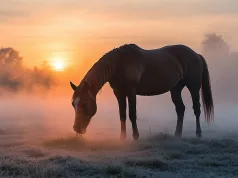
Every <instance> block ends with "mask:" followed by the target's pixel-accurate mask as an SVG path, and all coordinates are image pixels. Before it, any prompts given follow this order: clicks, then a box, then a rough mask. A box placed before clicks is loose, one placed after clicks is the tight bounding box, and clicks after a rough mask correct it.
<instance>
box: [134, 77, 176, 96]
mask: <svg viewBox="0 0 238 178" xmlns="http://www.w3.org/2000/svg"><path fill="white" fill-rule="evenodd" d="M149 76H150V77H147V75H144V76H142V78H141V80H140V83H139V84H138V86H137V94H138V95H144V96H152V95H160V94H163V93H166V92H168V91H170V90H171V89H172V88H173V87H175V86H176V85H177V84H178V82H179V81H180V79H179V77H178V76H177V75H176V74H169V75H166V74H160V75H149Z"/></svg>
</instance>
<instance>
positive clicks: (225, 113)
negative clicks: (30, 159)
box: [0, 33, 238, 139]
mask: <svg viewBox="0 0 238 178" xmlns="http://www.w3.org/2000/svg"><path fill="white" fill-rule="evenodd" d="M201 41H202V44H201V45H202V47H203V51H202V54H203V55H204V57H205V58H206V60H207V63H208V67H209V71H210V76H211V82H212V92H213V99H214V102H215V121H214V123H211V124H209V125H208V124H207V123H205V119H204V115H203V113H202V115H201V124H202V130H203V131H204V134H203V135H204V136H205V137H206V136H213V137H217V136H218V135H219V136H222V134H225V135H227V134H228V135H229V134H235V130H236V127H235V126H236V125H237V124H238V119H236V118H237V113H236V111H237V109H238V106H237V95H236V91H238V85H237V82H236V81H237V77H238V74H237V72H236V70H237V69H236V66H238V65H235V64H238V53H236V52H232V51H230V46H229V45H228V43H227V42H226V41H225V40H224V39H223V38H222V36H219V35H217V34H215V33H211V34H206V35H205V36H204V39H203V40H201ZM4 50H5V51H6V49H2V51H4ZM8 50H10V49H8ZM46 66H47V65H45V67H41V68H38V67H35V68H34V69H28V68H26V67H24V63H23V62H21V65H20V67H19V66H18V68H19V70H16V68H15V69H13V68H11V70H6V69H5V70H2V71H1V73H0V76H1V77H0V79H1V82H0V88H1V91H8V93H9V92H11V93H13V94H15V95H11V96H9V97H6V96H4V95H6V94H4V93H3V92H1V94H2V100H1V105H0V106H1V107H0V112H1V114H0V115H1V117H0V118H1V119H0V122H1V128H2V129H6V127H14V126H21V127H27V128H34V127H36V129H37V128H41V129H42V128H45V129H47V130H48V131H53V130H54V131H53V133H54V135H57V134H58V136H60V135H64V134H66V133H67V134H74V132H73V129H72V126H73V122H74V111H73V108H72V106H71V101H70V100H71V96H72V93H73V91H72V90H71V88H70V86H69V84H68V82H65V83H63V84H62V85H64V87H66V88H67V85H68V88H67V89H66V90H64V91H61V87H62V86H57V85H56V82H55V81H56V80H55V79H54V77H53V75H52V73H51V72H50V70H48V69H47V67H46ZM2 68H3V67H2ZM16 74H18V76H17V77H15V76H16ZM37 89H39V90H37ZM42 89H43V91H44V95H39V93H37V92H35V91H40V90H42ZM22 91H25V92H22ZM33 91H34V92H33ZM57 91H58V92H57ZM18 92H21V93H20V94H18V95H16V93H18ZM46 93H47V94H46ZM137 98H138V102H137V112H138V127H139V131H140V133H141V136H142V137H146V136H147V135H148V134H149V133H150V134H151V133H152V134H156V133H159V132H169V133H171V134H173V132H174V130H175V126H176V112H175V107H174V105H173V103H172V101H171V98H170V93H166V94H163V95H159V96H153V97H145V96H137ZM183 100H184V104H185V106H186V111H185V121H184V130H183V135H184V136H194V135H195V128H196V127H195V126H196V125H195V116H194V114H193V109H192V100H191V97H190V93H189V92H188V90H187V88H185V89H184V90H183ZM97 103H98V112H97V114H96V115H95V116H94V117H93V119H92V121H91V123H90V124H89V127H88V130H87V134H86V135H85V137H95V138H97V137H98V138H99V137H100V138H103V137H104V138H107V137H113V138H118V137H119V134H120V120H119V112H118V105H117V101H116V98H115V97H114V95H113V93H112V90H111V88H110V87H109V85H108V84H106V85H105V86H104V87H103V89H102V92H99V94H98V96H97ZM8 111H9V112H8ZM12 111H14V112H12ZM40 126H41V127H40ZM1 128H0V129H1ZM36 129H33V131H36ZM127 131H128V139H131V123H130V121H129V119H128V118H127ZM56 133H57V134H56ZM223 136H224V135H223Z"/></svg>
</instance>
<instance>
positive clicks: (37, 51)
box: [0, 0, 238, 78]
mask: <svg viewBox="0 0 238 178" xmlns="http://www.w3.org/2000/svg"><path fill="white" fill-rule="evenodd" d="M237 31H238V1H237V0H183V1H177V0H148V1H147V0H128V1H125V0H121V1H109V0H98V1H91V0H87V1H81V0H51V1H44V0H41V1H40V0H31V1H29V0H7V1H4V2H1V3H0V44H1V46H3V47H8V46H10V47H14V48H15V49H16V50H18V51H19V52H20V54H21V55H22V56H23V57H24V61H25V62H24V63H25V64H26V65H28V66H33V65H39V64H41V63H42V61H43V60H48V61H50V60H52V58H54V57H60V58H62V59H64V61H65V63H66V64H67V67H76V66H77V68H80V67H81V68H80V70H84V71H83V73H85V72H86V70H87V69H88V68H89V67H90V66H91V65H92V64H93V62H94V61H96V60H98V58H100V57H101V55H103V54H104V53H105V52H107V51H108V50H110V49H112V48H114V47H118V46H120V45H123V44H125V43H136V44H138V45H140V46H141V47H143V48H158V47H161V46H163V45H167V44H175V43H183V44H186V45H189V46H191V47H192V48H194V49H195V50H197V51H199V50H200V44H201V41H202V38H203V35H204V33H207V32H216V33H218V34H221V35H223V37H224V39H225V40H226V41H228V43H229V44H230V45H231V47H232V49H233V50H238V36H237ZM86 60H87V61H89V62H87V61H86ZM85 63H87V66H86V67H84V66H83V65H85ZM82 66H83V69H82ZM77 72H78V71H77ZM71 74H72V75H74V76H75V75H76V73H72V70H71ZM75 78H77V76H75Z"/></svg>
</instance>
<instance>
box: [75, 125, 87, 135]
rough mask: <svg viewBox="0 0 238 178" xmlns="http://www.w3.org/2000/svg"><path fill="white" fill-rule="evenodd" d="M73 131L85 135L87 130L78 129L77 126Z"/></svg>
mask: <svg viewBox="0 0 238 178" xmlns="http://www.w3.org/2000/svg"><path fill="white" fill-rule="evenodd" d="M73 129H74V131H75V132H76V133H78V134H85V132H86V129H83V128H80V127H77V126H75V125H74V126H73Z"/></svg>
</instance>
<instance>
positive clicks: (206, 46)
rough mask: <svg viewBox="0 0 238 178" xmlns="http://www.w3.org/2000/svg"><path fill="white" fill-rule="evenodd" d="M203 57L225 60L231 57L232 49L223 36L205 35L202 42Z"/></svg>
mask: <svg viewBox="0 0 238 178" xmlns="http://www.w3.org/2000/svg"><path fill="white" fill-rule="evenodd" d="M202 50H203V55H205V56H206V57H208V58H211V59H223V58H226V57H228V56H229V54H230V47H229V45H228V44H227V43H226V42H225V41H224V40H223V38H222V36H221V35H217V34H216V33H208V34H205V39H204V40H203V42H202Z"/></svg>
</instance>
